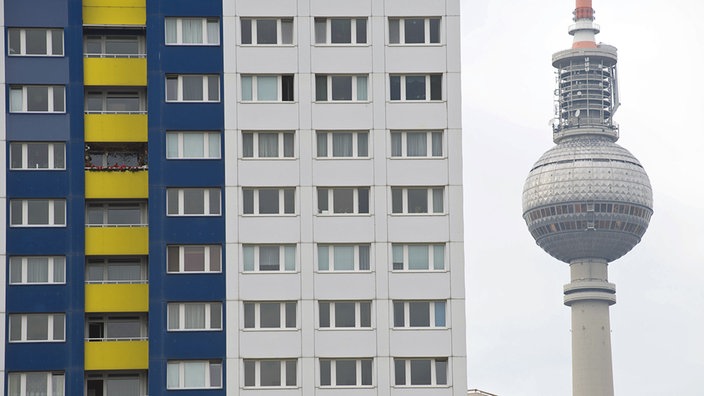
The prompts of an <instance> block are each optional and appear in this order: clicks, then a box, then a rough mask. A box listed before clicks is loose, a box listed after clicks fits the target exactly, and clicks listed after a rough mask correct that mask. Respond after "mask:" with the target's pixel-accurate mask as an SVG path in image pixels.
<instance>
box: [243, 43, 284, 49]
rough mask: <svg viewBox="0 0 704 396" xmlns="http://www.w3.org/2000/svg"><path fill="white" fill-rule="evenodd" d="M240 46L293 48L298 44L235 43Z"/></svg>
mask: <svg viewBox="0 0 704 396" xmlns="http://www.w3.org/2000/svg"><path fill="white" fill-rule="evenodd" d="M237 46H238V47H240V48H295V47H297V46H298V44H237Z"/></svg>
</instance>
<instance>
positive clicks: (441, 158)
mask: <svg viewBox="0 0 704 396" xmlns="http://www.w3.org/2000/svg"><path fill="white" fill-rule="evenodd" d="M386 158H387V159H390V160H392V161H403V160H425V161H427V160H431V161H442V160H446V159H447V157H446V156H438V157H434V156H427V155H426V156H424V157H421V156H418V157H414V156H402V157H391V156H389V157H386Z"/></svg>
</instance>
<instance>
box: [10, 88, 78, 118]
mask: <svg viewBox="0 0 704 396" xmlns="http://www.w3.org/2000/svg"><path fill="white" fill-rule="evenodd" d="M64 90H65V89H64V86H63V85H49V86H47V85H22V86H20V85H13V86H10V113H64V112H65V111H66V107H65V106H66V105H65V104H66V99H65V95H64Z"/></svg>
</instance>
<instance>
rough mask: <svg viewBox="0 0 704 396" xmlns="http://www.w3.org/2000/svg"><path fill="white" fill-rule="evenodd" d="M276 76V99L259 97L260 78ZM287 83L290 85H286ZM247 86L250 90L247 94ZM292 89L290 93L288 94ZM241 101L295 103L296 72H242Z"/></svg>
mask: <svg viewBox="0 0 704 396" xmlns="http://www.w3.org/2000/svg"><path fill="white" fill-rule="evenodd" d="M260 77H276V99H259V96H260V95H259V81H258V80H259V78H260ZM285 85H290V86H288V87H286V88H285V87H284V86H285ZM247 87H248V88H249V92H247V94H246V95H245V92H246V89H247ZM287 89H290V90H291V92H290V95H288V94H287V92H286V91H287ZM240 102H242V103H294V102H296V78H295V75H294V74H246V73H244V74H240Z"/></svg>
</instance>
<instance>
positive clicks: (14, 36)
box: [7, 29, 22, 55]
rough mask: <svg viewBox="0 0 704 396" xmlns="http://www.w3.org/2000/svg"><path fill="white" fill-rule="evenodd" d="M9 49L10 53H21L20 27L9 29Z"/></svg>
mask: <svg viewBox="0 0 704 396" xmlns="http://www.w3.org/2000/svg"><path fill="white" fill-rule="evenodd" d="M7 35H8V41H9V44H8V45H9V47H10V48H9V50H8V54H10V55H15V54H20V53H21V51H22V48H21V47H20V46H21V40H20V29H8V30H7Z"/></svg>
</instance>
